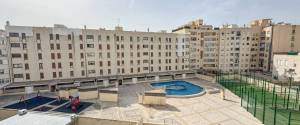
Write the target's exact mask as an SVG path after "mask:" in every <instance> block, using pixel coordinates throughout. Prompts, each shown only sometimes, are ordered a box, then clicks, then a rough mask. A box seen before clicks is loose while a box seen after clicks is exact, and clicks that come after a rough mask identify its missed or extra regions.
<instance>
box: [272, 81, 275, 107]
mask: <svg viewBox="0 0 300 125" xmlns="http://www.w3.org/2000/svg"><path fill="white" fill-rule="evenodd" d="M274 94H275V85H274V86H273V95H272V107H273V105H274Z"/></svg>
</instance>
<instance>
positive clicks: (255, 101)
mask: <svg viewBox="0 0 300 125" xmlns="http://www.w3.org/2000/svg"><path fill="white" fill-rule="evenodd" d="M256 103H257V95H256V94H255V100H254V113H253V114H254V117H256Z"/></svg>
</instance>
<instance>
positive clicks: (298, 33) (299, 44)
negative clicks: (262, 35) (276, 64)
mask: <svg viewBox="0 0 300 125" xmlns="http://www.w3.org/2000/svg"><path fill="white" fill-rule="evenodd" d="M270 28H272V30H271V31H272V32H271V33H272V36H271V40H272V45H271V48H270V49H271V51H272V53H271V58H270V60H271V62H269V63H266V65H268V66H269V67H271V68H270V70H269V71H272V65H273V64H272V60H273V56H274V54H275V53H287V52H290V51H294V52H300V25H292V24H286V23H279V24H274V25H273V26H271V27H270Z"/></svg>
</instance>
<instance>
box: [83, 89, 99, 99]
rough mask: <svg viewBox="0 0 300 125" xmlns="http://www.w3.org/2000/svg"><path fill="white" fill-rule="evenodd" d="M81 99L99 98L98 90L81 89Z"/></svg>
mask: <svg viewBox="0 0 300 125" xmlns="http://www.w3.org/2000/svg"><path fill="white" fill-rule="evenodd" d="M79 97H80V99H96V98H98V90H93V91H79Z"/></svg>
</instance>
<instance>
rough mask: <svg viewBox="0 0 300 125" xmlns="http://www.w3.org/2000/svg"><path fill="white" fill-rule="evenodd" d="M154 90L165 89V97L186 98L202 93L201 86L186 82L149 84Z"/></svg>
mask: <svg viewBox="0 0 300 125" xmlns="http://www.w3.org/2000/svg"><path fill="white" fill-rule="evenodd" d="M151 85H152V86H153V87H154V88H162V87H166V93H167V95H171V96H188V95H194V94H198V93H200V92H202V91H203V90H204V89H203V88H202V87H201V86H198V85H194V84H192V83H189V82H186V81H170V82H159V83H152V84H151Z"/></svg>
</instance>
